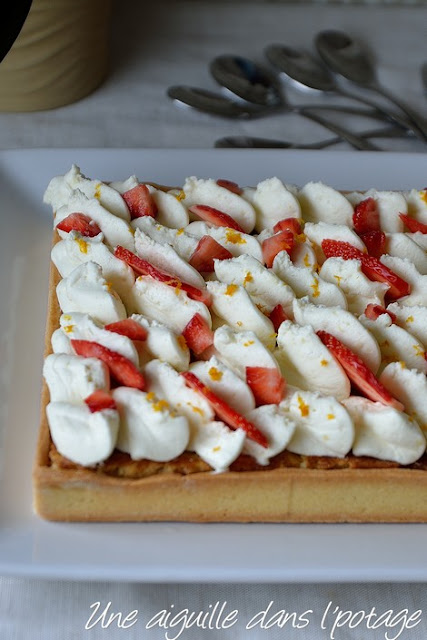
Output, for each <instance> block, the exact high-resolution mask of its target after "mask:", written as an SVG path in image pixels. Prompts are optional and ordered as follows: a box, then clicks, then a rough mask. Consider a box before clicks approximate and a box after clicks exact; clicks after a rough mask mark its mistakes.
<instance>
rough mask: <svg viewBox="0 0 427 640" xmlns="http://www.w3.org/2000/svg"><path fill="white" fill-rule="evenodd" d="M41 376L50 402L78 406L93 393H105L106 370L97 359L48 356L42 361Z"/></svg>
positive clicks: (108, 386) (66, 355)
mask: <svg viewBox="0 0 427 640" xmlns="http://www.w3.org/2000/svg"><path fill="white" fill-rule="evenodd" d="M43 376H44V379H45V380H46V383H47V386H48V388H49V393H50V399H51V401H52V402H69V403H77V404H78V403H79V402H80V403H81V402H83V400H84V399H85V398H87V397H88V396H90V395H91V394H92V393H93V392H94V391H97V390H99V389H101V390H103V391H108V390H109V388H110V374H109V371H108V367H107V366H106V365H105V364H104V363H103V362H101V360H99V359H98V358H82V357H80V356H76V355H68V354H65V353H52V354H50V355H49V356H47V358H46V359H45V361H44V365H43Z"/></svg>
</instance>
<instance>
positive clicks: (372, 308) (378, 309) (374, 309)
mask: <svg viewBox="0 0 427 640" xmlns="http://www.w3.org/2000/svg"><path fill="white" fill-rule="evenodd" d="M384 313H386V314H387V315H388V316H390V318H391V319H392V321H393V322H396V320H397V318H396V316H395V314H394V313H392V311H387V309H384V307H382V306H381V305H380V304H373V303H371V304H368V306H367V307H366V309H365V316H366V317H367V318H369V320H376V319H377V318H378V317H379V316H382V315H383V314H384Z"/></svg>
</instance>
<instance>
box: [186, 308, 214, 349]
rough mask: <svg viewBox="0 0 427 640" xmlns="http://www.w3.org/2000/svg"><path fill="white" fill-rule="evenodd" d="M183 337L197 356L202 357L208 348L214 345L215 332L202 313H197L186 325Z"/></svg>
mask: <svg viewBox="0 0 427 640" xmlns="http://www.w3.org/2000/svg"><path fill="white" fill-rule="evenodd" d="M182 335H183V336H184V338H185V341H186V343H187V345H188V347H189V349H191V351H192V352H193V353H195V354H196V356H198V355H200V354H201V353H203V351H205V350H206V349H207V348H208V347H210V346H212V345H213V332H212V331H211V329H210V327H209V325H208V324H207V322H206V320H205V319H204V318H202V316H201V315H200V313H196V314H195V315H194V316H193V317H192V318H191V320H190V322H189V323H188V324H187V325H186V327H185V329H184V331H183V332H182Z"/></svg>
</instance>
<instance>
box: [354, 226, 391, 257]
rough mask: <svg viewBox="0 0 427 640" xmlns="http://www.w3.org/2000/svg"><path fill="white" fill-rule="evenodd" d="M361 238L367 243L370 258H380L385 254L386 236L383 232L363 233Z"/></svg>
mask: <svg viewBox="0 0 427 640" xmlns="http://www.w3.org/2000/svg"><path fill="white" fill-rule="evenodd" d="M360 238H361V239H362V240H363V242H364V243H365V246H366V248H367V250H368V253H369V255H370V256H374V257H375V258H380V257H381V256H382V255H383V253H385V243H386V239H387V238H386V235H385V233H384V232H383V231H377V230H375V231H367V232H366V233H361V234H360Z"/></svg>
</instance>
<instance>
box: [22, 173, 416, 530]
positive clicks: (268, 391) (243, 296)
mask: <svg viewBox="0 0 427 640" xmlns="http://www.w3.org/2000/svg"><path fill="white" fill-rule="evenodd" d="M44 200H45V202H46V204H48V205H49V206H51V207H52V209H53V214H54V241H53V246H52V254H51V258H52V265H51V276H50V297H49V309H48V322H47V333H46V357H45V361H44V367H43V379H44V381H43V393H42V414H41V427H40V433H39V440H38V448H37V456H36V462H35V466H34V503H35V509H36V512H37V513H38V514H39V515H41V516H42V517H44V518H47V519H51V520H65V521H148V520H175V521H196V522H197V521H198V522H209V521H211V522H212V521H216V522H225V521H229V522H233V521H234V522H239V521H240V522H251V521H254V522H256V521H258V522H425V521H427V501H425V500H424V498H423V495H424V491H426V492H427V456H426V437H427V404H425V403H424V400H423V398H424V399H425V398H427V377H426V374H427V359H426V348H427V253H426V250H427V190H417V189H413V190H412V191H408V192H395V191H394V192H392V191H377V190H375V189H372V190H370V191H366V192H352V193H348V192H339V191H337V190H335V189H333V188H332V187H329V186H327V185H324V184H322V183H320V182H309V183H307V184H306V185H304V186H302V187H296V186H294V185H289V184H286V183H284V182H282V181H281V180H280V179H279V178H277V177H274V178H270V179H266V180H263V181H262V182H260V183H259V184H258V185H257V186H252V187H240V186H239V185H237V184H235V183H234V182H230V181H229V180H225V179H213V178H196V177H190V178H187V179H186V180H185V182H184V184H183V185H182V186H181V187H179V188H166V187H159V186H158V185H152V184H145V183H143V182H141V181H140V180H139V179H138V178H136V177H135V176H131V177H130V178H127V179H126V180H124V181H120V182H119V181H118V182H103V181H101V180H92V179H89V178H87V177H85V176H84V175H83V174H82V173H81V171H80V169H79V167H77V166H76V165H73V166H72V167H71V169H70V170H69V171H68V172H67V173H66V174H65V175H63V176H58V177H55V178H53V179H52V180H51V181H50V183H49V185H48V186H47V189H46V192H45V196H44Z"/></svg>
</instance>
